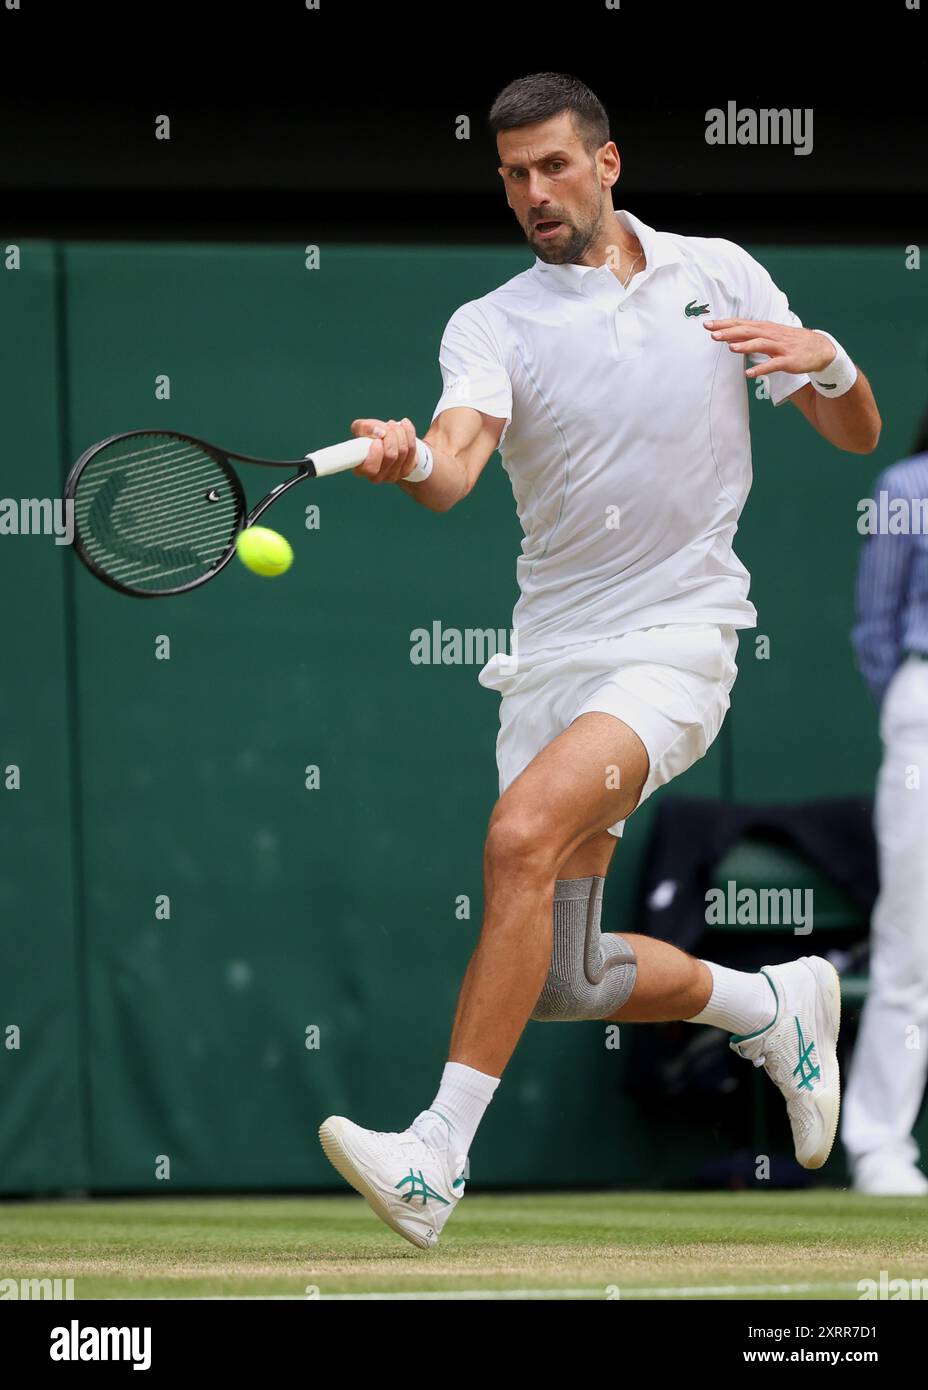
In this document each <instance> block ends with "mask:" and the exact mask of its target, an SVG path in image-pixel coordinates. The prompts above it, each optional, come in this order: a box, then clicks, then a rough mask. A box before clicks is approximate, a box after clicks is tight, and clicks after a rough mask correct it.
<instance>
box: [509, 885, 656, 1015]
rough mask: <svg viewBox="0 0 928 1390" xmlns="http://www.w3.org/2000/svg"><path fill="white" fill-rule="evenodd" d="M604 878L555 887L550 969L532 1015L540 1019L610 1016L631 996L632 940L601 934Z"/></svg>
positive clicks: (633, 961) (632, 985)
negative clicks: (600, 918) (600, 921)
mask: <svg viewBox="0 0 928 1390" xmlns="http://www.w3.org/2000/svg"><path fill="white" fill-rule="evenodd" d="M604 883H605V879H604V878H600V877H599V876H598V875H594V876H593V877H592V878H560V879H558V881H557V883H556V884H555V885H554V946H553V949H552V952H551V967H550V970H549V972H548V978H547V980H546V981H545V987H544V989H543V990H542V992H541V998H540V999H539V1000H538V1003H537V1004H536V1005H535V1011H534V1013H533V1014H532V1018H533V1019H535V1020H536V1021H537V1022H541V1023H554V1022H565V1023H568V1022H574V1021H576V1020H579V1019H593V1018H608V1017H609V1016H610V1014H614V1013H615V1012H616V1010H617V1009H620V1008H621V1007H622V1005H623V1004H624V1003H626V1001H627V1000H628V996H629V995H630V994H631V992H632V989H633V988H634V985H635V975H636V973H637V968H638V967H637V964H636V959H635V952H634V950H633V949H632V947H631V946H630V945H629V943H628V942H627V941H626V940H625V939H624V938H623V937H621V936H616V935H615V934H614V933H613V932H601V931H600V929H599V917H600V913H601V912H602V905H603V884H604Z"/></svg>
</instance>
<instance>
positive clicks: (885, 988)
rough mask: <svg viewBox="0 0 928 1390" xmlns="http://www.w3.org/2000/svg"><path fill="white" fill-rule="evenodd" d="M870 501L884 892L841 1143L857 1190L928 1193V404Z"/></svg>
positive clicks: (864, 577) (863, 649)
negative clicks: (924, 1142) (925, 1111)
mask: <svg viewBox="0 0 928 1390" xmlns="http://www.w3.org/2000/svg"><path fill="white" fill-rule="evenodd" d="M872 501H873V503H874V504H875V506H874V508H873V515H875V516H877V517H879V519H880V520H879V523H878V529H876V530H874V531H873V532H872V533H871V534H868V535H867V538H866V540H865V541H864V544H863V547H862V549H861V553H860V561H859V566H858V571H857V586H856V622H855V626H854V629H853V633H852V641H853V645H854V650H855V654H856V658H857V665H858V667H859V669H860V671H861V674H862V675H863V677H864V679H865V680H866V682H867V684H868V686H869V687H870V691H871V693H872V695H873V698H874V700H875V702H876V704H877V706H878V709H879V718H880V738H881V740H882V743H883V758H882V762H881V765H880V771H879V777H878V781H877V790H876V800H875V807H874V830H875V833H876V839H877V847H878V854H879V865H880V892H879V896H878V898H877V902H876V905H875V907H874V912H873V920H872V924H871V939H870V991H869V994H868V997H867V1001H866V1003H865V1005H864V1009H863V1013H862V1015H861V1021H860V1031H859V1033H858V1037H857V1043H856V1046H855V1049H854V1056H853V1059H852V1064H851V1068H850V1079H849V1082H848V1085H847V1088H846V1092H845V1101H844V1112H843V1116H842V1124H841V1138H842V1141H843V1143H844V1146H845V1150H846V1151H847V1155H848V1159H849V1162H850V1166H851V1174H852V1181H853V1184H854V1187H855V1189H856V1190H857V1191H860V1192H869V1193H872V1194H877V1195H886V1196H900V1195H926V1194H928V1178H926V1177H925V1174H924V1173H923V1172H922V1171H921V1170H920V1168H919V1167H918V1161H919V1148H918V1144H917V1142H916V1140H915V1138H914V1136H913V1134H912V1129H913V1126H914V1124H915V1120H916V1118H917V1116H918V1112H919V1108H920V1106H921V1102H922V1096H923V1094H924V1089H925V1080H926V1076H928V806H926V800H928V411H926V413H925V417H924V419H923V421H922V425H921V429H920V431H919V435H918V438H917V440H916V443H915V450H914V453H913V454H912V456H911V457H909V458H906V459H902V460H901V461H900V462H898V463H894V464H892V465H891V467H889V468H886V469H884V470H883V472H882V473H881V474H880V475H879V476H878V478H877V480H876V485H875V487H874V496H873V499H872ZM923 780H924V781H925V782H926V785H925V786H924V787H923V786H922V781H923Z"/></svg>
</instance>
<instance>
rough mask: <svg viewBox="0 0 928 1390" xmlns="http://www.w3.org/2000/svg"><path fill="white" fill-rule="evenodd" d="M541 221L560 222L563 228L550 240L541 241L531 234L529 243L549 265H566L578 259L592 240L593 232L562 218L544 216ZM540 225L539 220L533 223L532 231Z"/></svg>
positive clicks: (541, 222) (537, 254)
mask: <svg viewBox="0 0 928 1390" xmlns="http://www.w3.org/2000/svg"><path fill="white" fill-rule="evenodd" d="M539 222H540V224H541V225H543V224H544V223H545V222H560V223H561V226H562V229H563V230H562V231H561V232H559V233H558V235H557V236H556V237H553V238H552V239H551V240H550V241H539V240H538V239H537V237H535V236H534V235H530V236H529V239H528V240H529V244H530V245H531V247H532V249H533V250H534V252H535V254H536V256H537V257H538V259H539V260H541V261H545V262H546V263H547V264H548V265H566V264H568V263H569V262H571V261H578V260H579V259H580V257H581V256H582V255H583V253H584V251H585V250H586V248H587V247H588V246H589V244H590V241H591V240H592V233H591V232H589V231H585V230H584V229H583V228H581V227H576V226H574V224H573V223H572V222H566V221H564V220H563V219H562V218H559V217H558V218H554V217H542V218H540V219H539ZM538 225H539V223H538V222H536V223H533V224H532V227H531V229H530V231H531V233H534V231H535V228H536V227H537V226H538Z"/></svg>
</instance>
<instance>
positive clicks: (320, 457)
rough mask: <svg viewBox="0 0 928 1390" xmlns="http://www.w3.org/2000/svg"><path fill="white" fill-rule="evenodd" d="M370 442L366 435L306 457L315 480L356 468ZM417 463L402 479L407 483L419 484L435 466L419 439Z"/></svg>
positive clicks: (363, 457) (425, 446) (366, 453)
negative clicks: (311, 467)
mask: <svg viewBox="0 0 928 1390" xmlns="http://www.w3.org/2000/svg"><path fill="white" fill-rule="evenodd" d="M370 447H371V441H370V439H369V438H368V436H367V435H364V436H363V437H362V438H360V439H346V440H344V442H343V443H341V444H330V445H329V446H328V448H326V449H316V451H315V452H314V453H312V454H307V455H306V457H307V458H308V459H309V460H310V461H311V462H312V465H313V468H314V469H315V472H316V477H317V478H325V477H326V476H327V475H328V474H330V473H346V472H347V471H348V469H349V468H357V466H358V464H359V463H363V462H364V460H365V459H366V458H367V455H368V452H369V451H370ZM416 457H417V459H418V462H417V464H416V466H415V468H414V469H413V470H412V472H411V473H407V474H406V477H405V478H404V479H403V481H404V482H407V483H421V482H424V481H425V479H426V478H427V477H428V476H429V474H430V473H431V471H432V469H433V467H434V466H435V462H434V459H433V458H432V451H431V449H430V448H429V446H428V445H427V444H423V443H422V440H421V439H417V440H416Z"/></svg>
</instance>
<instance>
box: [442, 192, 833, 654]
mask: <svg viewBox="0 0 928 1390" xmlns="http://www.w3.org/2000/svg"><path fill="white" fill-rule="evenodd" d="M616 217H617V218H618V219H619V221H620V222H621V223H622V224H623V225H624V226H625V227H626V228H627V229H628V230H629V231H632V232H634V233H635V235H636V236H637V237H638V238H639V240H640V242H641V244H642V246H643V247H644V251H645V256H646V258H647V264H646V268H645V269H644V270H642V271H639V273H638V274H637V275H636V276H634V278H633V279H632V281H631V283H630V285H629V287H628V289H627V290H623V288H622V286H621V284H620V283H619V281H618V279H617V277H616V275H615V274H614V272H613V271H612V270H610V268H609V266H608V265H604V266H600V267H593V266H581V265H548V264H546V263H545V262H544V261H542V260H541V259H539V258H537V257H536V259H535V264H534V265H533V266H532V267H531V268H530V269H529V270H525V271H523V272H522V273H521V274H520V275H516V276H514V277H513V278H512V279H511V280H507V281H506V283H505V284H504V285H501V286H500V287H499V288H498V289H495V290H491V291H490V293H489V294H486V295H483V297H482V298H480V299H474V300H470V301H469V302H468V303H466V304H462V305H461V307H460V308H459V309H457V310H455V312H454V313H453V314H452V316H451V318H450V319H449V321H448V324H447V326H446V328H445V331H444V334H443V336H442V340H441V349H440V353H439V361H440V365H441V373H442V380H443V382H444V391H443V393H442V396H441V399H440V400H439V402H438V404H437V406H436V407H435V410H434V412H433V415H432V419H433V420H434V419H435V418H436V417H437V416H438V415H440V414H441V412H442V411H443V410H447V409H449V408H450V407H452V406H457V405H469V406H472V407H473V408H474V409H476V410H480V411H483V412H484V413H485V414H487V415H493V416H497V417H500V418H503V419H505V420H506V425H505V427H504V430H503V434H502V437H501V440H500V454H501V456H502V460H503V465H504V467H505V469H506V472H507V473H508V474H509V478H510V481H511V483H512V490H513V494H514V496H515V500H516V507H517V510H518V515H519V520H520V522H521V523H522V529H523V531H524V540H523V542H522V555H521V557H520V559H519V561H518V564H517V577H518V581H519V588H520V591H521V592H520V597H519V600H518V602H517V603H516V606H515V610H514V612H513V617H512V626H513V629H514V631H515V633H516V634H517V642H518V650H519V651H520V653H528V652H532V651H535V650H538V649H540V648H542V647H551V646H561V645H564V644H569V643H573V642H583V641H593V640H597V639H599V638H604V637H616V636H619V635H621V634H622V633H623V632H628V631H630V630H632V629H634V628H645V627H653V626H656V625H658V624H662V623H702V622H713V623H720V624H725V623H731V624H733V625H734V626H735V627H742V628H743V627H755V626H756V624H757V611H756V609H755V608H754V605H753V604H752V603H751V602H750V600H749V599H748V589H749V585H750V575H749V574H748V572H747V570H746V569H745V567H744V566H743V565H742V563H741V561H740V560H739V559H738V557H737V556H736V555H735V553H734V551H733V550H732V540H733V538H734V535H735V531H736V530H737V526H738V518H739V516H740V514H741V509H742V507H743V506H744V503H745V499H746V498H747V495H748V492H749V490H750V487H751V479H752V473H751V440H750V432H749V420H748V392H747V388H748V382H747V380H746V379H745V377H744V372H745V370H746V368H747V365H748V361H747V358H746V357H745V355H744V354H742V353H734V352H731V351H730V350H729V347H728V344H727V343H724V342H716V341H715V340H713V338H712V337H711V335H710V333H709V332H707V330H706V329H705V328H704V327H703V322H702V321H703V319H704V318H713V319H721V318H748V319H761V320H773V321H774V322H776V323H783V324H788V325H791V326H792V327H796V328H799V327H801V326H802V325H801V321H800V320H799V319H798V318H797V317H796V315H795V314H794V313H792V312H791V311H790V307H789V303H788V302H787V298H786V295H785V294H784V293H783V292H782V290H779V289H778V288H777V287H776V285H775V284H774V283H773V280H772V279H771V277H770V275H769V274H768V272H767V271H766V270H765V269H764V267H763V266H762V265H761V264H760V263H759V262H758V261H756V260H754V258H753V257H752V256H750V255H749V254H748V253H747V252H746V251H745V250H743V249H742V248H741V247H740V246H736V245H735V243H734V242H731V241H726V240H724V239H723V238H721V237H690V236H678V235H676V234H675V233H671V232H656V231H655V230H654V229H653V228H652V227H648V226H646V225H645V224H644V223H643V222H640V221H639V220H638V218H636V217H633V216H632V215H631V213H628V212H624V211H617V212H616ZM618 241H619V237H618V235H617V237H616V242H617V243H618ZM750 360H751V361H752V362H762V361H766V360H767V359H766V357H765V356H763V355H762V354H754V355H753V356H752V357H751V359H750ZM766 380H767V382H768V387H769V391H770V395H771V398H772V400H773V402H774V404H775V405H779V404H780V403H781V401H783V400H785V399H786V397H787V396H789V395H791V394H792V393H793V392H794V391H798V390H799V388H800V387H801V386H802V385H804V383H805V382H807V381H808V380H809V378H808V377H807V376H805V375H798V376H793V375H788V374H786V373H784V372H774V373H772V374H771V375H770V376H768V377H767V378H766Z"/></svg>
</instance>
